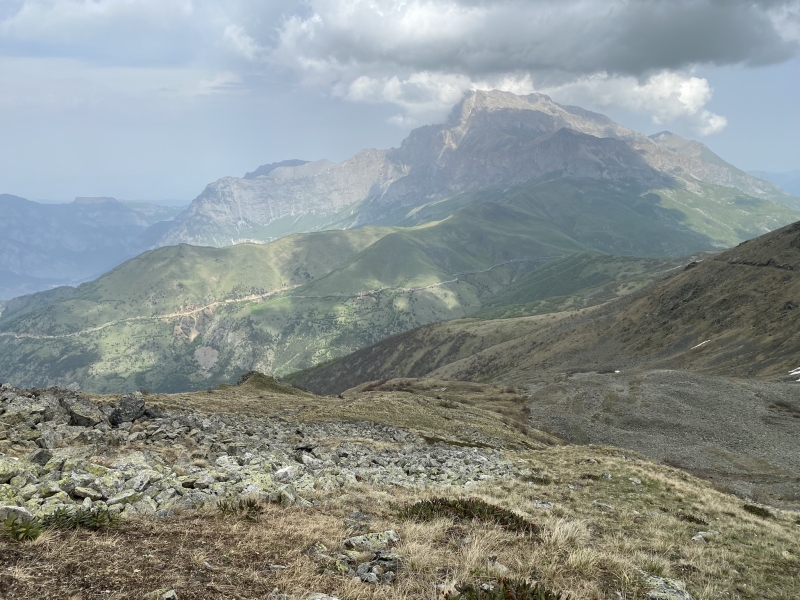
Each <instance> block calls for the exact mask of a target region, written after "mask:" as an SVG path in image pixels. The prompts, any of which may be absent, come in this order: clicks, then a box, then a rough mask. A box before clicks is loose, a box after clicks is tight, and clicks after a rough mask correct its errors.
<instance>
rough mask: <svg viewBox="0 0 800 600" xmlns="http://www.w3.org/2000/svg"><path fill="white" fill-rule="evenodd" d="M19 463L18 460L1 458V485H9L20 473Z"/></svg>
mask: <svg viewBox="0 0 800 600" xmlns="http://www.w3.org/2000/svg"><path fill="white" fill-rule="evenodd" d="M18 463H19V461H18V460H17V459H11V458H5V457H3V456H0V484H3V483H8V482H9V481H11V480H12V479H13V478H14V477H16V476H17V475H18V474H19V473H20V471H21V469H20V467H19V464H18Z"/></svg>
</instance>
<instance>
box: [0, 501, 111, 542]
mask: <svg viewBox="0 0 800 600" xmlns="http://www.w3.org/2000/svg"><path fill="white" fill-rule="evenodd" d="M121 519H122V517H121V516H120V515H119V514H118V513H116V512H113V511H110V510H109V509H108V508H105V507H94V508H85V507H82V506H81V507H78V508H76V509H68V508H57V509H56V510H54V511H53V512H52V513H50V514H48V515H45V516H43V517H41V518H36V519H28V520H22V519H20V518H18V516H17V515H9V516H8V517H7V518H6V519H5V520H4V521H2V527H3V533H4V534H5V535H6V536H8V537H10V538H11V539H12V540H15V541H18V542H24V541H28V540H35V539H36V538H38V537H39V536H40V535H41V534H42V532H43V531H45V530H46V529H60V530H70V529H89V530H90V531H97V530H99V529H104V528H106V527H110V526H111V525H114V524H115V523H118V522H119V521H120V520H121Z"/></svg>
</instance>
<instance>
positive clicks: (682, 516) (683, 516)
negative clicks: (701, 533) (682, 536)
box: [678, 513, 708, 527]
mask: <svg viewBox="0 0 800 600" xmlns="http://www.w3.org/2000/svg"><path fill="white" fill-rule="evenodd" d="M678 520H679V521H684V522H686V523H694V524H695V525H702V526H703V527H707V526H708V523H707V522H706V521H704V520H703V519H701V518H700V517H696V516H694V515H690V514H687V513H678Z"/></svg>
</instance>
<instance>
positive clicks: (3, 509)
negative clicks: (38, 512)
mask: <svg viewBox="0 0 800 600" xmlns="http://www.w3.org/2000/svg"><path fill="white" fill-rule="evenodd" d="M9 517H11V518H14V517H16V519H17V521H19V522H20V523H27V522H28V521H32V520H33V515H32V514H31V513H29V512H28V511H27V510H25V509H24V508H22V507H21V506H0V521H5V520H6V519H8V518H9Z"/></svg>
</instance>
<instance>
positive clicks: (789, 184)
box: [750, 170, 800, 196]
mask: <svg viewBox="0 0 800 600" xmlns="http://www.w3.org/2000/svg"><path fill="white" fill-rule="evenodd" d="M750 175H752V176H753V177H758V178H759V179H763V180H765V181H771V182H772V183H774V184H776V185H779V186H780V187H781V189H783V190H785V191H787V192H789V193H790V194H794V195H795V196H797V195H800V170H797V171H784V172H777V173H776V172H772V171H750Z"/></svg>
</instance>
